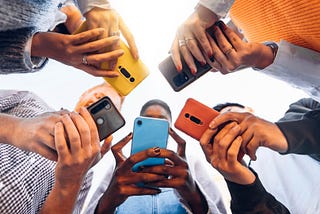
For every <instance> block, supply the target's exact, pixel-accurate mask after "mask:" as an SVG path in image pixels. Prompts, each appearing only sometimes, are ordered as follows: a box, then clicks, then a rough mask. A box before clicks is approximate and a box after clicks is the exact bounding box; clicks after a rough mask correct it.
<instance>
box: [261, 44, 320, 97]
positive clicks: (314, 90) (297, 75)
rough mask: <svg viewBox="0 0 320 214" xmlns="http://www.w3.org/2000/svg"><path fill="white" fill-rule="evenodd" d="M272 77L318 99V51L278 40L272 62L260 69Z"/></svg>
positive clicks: (319, 82) (319, 94)
mask: <svg viewBox="0 0 320 214" xmlns="http://www.w3.org/2000/svg"><path fill="white" fill-rule="evenodd" d="M260 72H262V73H264V74H267V75H269V76H271V77H273V78H276V79H279V80H282V81H285V82H287V83H289V84H290V85H292V86H293V87H296V88H299V89H302V90H303V91H305V92H306V93H307V94H309V95H310V96H311V97H312V98H313V99H315V100H317V101H318V102H319V101H320V53H319V52H316V51H312V50H310V49H306V48H303V47H299V46H296V45H293V44H291V43H288V42H286V41H284V40H282V41H280V43H279V48H278V52H277V55H276V57H275V60H274V62H273V63H272V64H271V65H269V66H268V67H266V68H265V69H262V70H260Z"/></svg>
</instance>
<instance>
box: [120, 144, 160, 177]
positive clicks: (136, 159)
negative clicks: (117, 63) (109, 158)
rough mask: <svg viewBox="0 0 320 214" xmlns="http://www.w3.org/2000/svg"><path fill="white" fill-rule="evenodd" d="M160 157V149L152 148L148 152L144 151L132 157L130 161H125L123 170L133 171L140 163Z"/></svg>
mask: <svg viewBox="0 0 320 214" xmlns="http://www.w3.org/2000/svg"><path fill="white" fill-rule="evenodd" d="M159 155H160V148H159V147H155V148H150V149H147V150H143V151H141V152H138V153H136V154H134V155H131V156H130V157H129V158H128V159H126V160H125V162H124V163H123V170H126V171H129V170H130V171H131V169H132V167H133V166H134V165H135V164H136V163H138V162H141V161H143V160H145V159H147V158H149V157H159Z"/></svg>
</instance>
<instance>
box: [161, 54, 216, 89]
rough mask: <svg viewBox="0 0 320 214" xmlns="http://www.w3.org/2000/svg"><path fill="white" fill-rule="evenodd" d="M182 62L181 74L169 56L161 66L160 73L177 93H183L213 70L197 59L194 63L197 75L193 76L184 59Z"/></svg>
mask: <svg viewBox="0 0 320 214" xmlns="http://www.w3.org/2000/svg"><path fill="white" fill-rule="evenodd" d="M181 62H182V71H180V72H178V70H177V69H176V66H175V65H174V63H173V60H172V58H171V56H168V57H167V58H165V59H164V60H163V61H162V62H161V63H160V64H159V70H160V72H161V73H162V75H163V76H164V77H165V79H166V80H167V82H168V83H169V84H170V86H171V88H172V89H173V90H174V91H176V92H178V91H181V90H182V89H184V88H185V87H187V86H188V85H190V84H191V83H192V82H194V81H195V80H196V79H199V78H200V77H201V76H202V75H204V74H205V73H207V72H208V71H209V70H210V69H211V66H210V65H209V64H208V63H207V64H205V65H203V66H202V65H201V64H200V63H199V62H198V61H197V60H196V59H195V60H194V62H195V64H196V67H197V73H196V74H195V75H193V74H192V73H191V70H190V69H189V67H188V65H187V64H186V63H185V62H184V60H183V59H181Z"/></svg>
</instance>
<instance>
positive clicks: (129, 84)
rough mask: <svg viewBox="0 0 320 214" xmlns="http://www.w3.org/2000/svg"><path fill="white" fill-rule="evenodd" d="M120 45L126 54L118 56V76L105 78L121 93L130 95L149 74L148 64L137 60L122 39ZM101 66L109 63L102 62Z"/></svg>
mask: <svg viewBox="0 0 320 214" xmlns="http://www.w3.org/2000/svg"><path fill="white" fill-rule="evenodd" d="M120 47H121V48H122V49H123V50H124V54H123V55H122V56H120V57H119V58H118V62H117V65H116V67H115V68H116V70H117V71H118V72H119V76H118V77H113V78H108V77H104V79H105V80H106V81H107V82H108V83H110V85H112V86H113V87H114V88H115V89H116V90H117V91H118V92H119V94H121V95H123V96H126V95H128V94H129V93H130V92H131V91H132V90H133V89H134V88H135V87H136V86H137V85H139V84H140V83H141V82H142V81H143V80H144V79H145V78H146V77H147V76H148V75H149V70H148V68H147V66H146V65H145V64H144V63H143V62H142V61H141V60H140V59H138V60H135V59H134V58H133V57H132V55H131V53H130V50H129V48H128V46H127V45H126V44H125V43H124V42H123V41H121V42H120ZM101 68H108V65H107V63H102V65H101Z"/></svg>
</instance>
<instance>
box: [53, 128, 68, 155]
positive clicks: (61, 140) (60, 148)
mask: <svg viewBox="0 0 320 214" xmlns="http://www.w3.org/2000/svg"><path fill="white" fill-rule="evenodd" d="M64 135H65V134H64V127H63V124H62V122H57V123H56V125H55V129H54V136H55V138H54V142H55V145H56V149H57V153H58V157H59V159H62V160H63V159H65V158H66V157H67V155H68V154H69V151H68V145H67V141H66V139H65V137H64Z"/></svg>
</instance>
